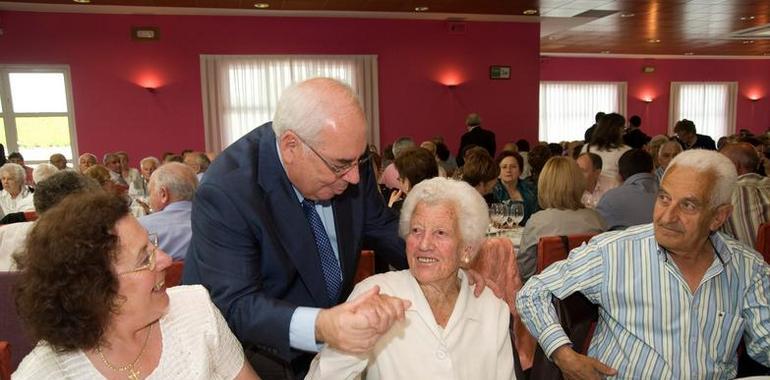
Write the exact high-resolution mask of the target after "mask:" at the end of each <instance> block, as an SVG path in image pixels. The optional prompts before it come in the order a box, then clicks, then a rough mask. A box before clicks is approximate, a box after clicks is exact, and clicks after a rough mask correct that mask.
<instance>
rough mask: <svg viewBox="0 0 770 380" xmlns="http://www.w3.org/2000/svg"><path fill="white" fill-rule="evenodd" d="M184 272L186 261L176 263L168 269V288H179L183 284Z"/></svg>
mask: <svg viewBox="0 0 770 380" xmlns="http://www.w3.org/2000/svg"><path fill="white" fill-rule="evenodd" d="M182 272H184V261H174V262H172V263H171V266H170V267H168V268H166V287H167V288H170V287H172V286H177V285H179V284H181V283H182Z"/></svg>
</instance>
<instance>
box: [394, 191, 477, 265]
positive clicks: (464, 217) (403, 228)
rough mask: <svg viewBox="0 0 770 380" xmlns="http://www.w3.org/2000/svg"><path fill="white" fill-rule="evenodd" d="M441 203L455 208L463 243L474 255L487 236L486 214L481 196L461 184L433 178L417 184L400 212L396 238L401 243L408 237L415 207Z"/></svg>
mask: <svg viewBox="0 0 770 380" xmlns="http://www.w3.org/2000/svg"><path fill="white" fill-rule="evenodd" d="M442 202H449V203H451V204H452V205H453V206H454V210H455V213H456V215H457V225H458V226H459V227H460V237H461V239H462V242H463V244H464V245H465V246H469V247H471V249H472V251H473V254H475V253H476V251H477V250H478V248H479V247H480V246H481V243H482V242H483V241H484V237H485V234H486V232H487V226H488V225H489V211H488V209H487V203H486V202H485V201H484V198H482V197H481V194H479V192H478V191H476V189H474V188H473V187H471V185H469V184H467V183H466V182H464V181H457V180H454V179H448V178H444V177H435V178H431V179H428V180H425V181H422V182H420V183H418V184H417V185H416V186H415V187H414V188H413V189H412V190H410V191H409V195H407V197H406V200H405V201H404V205H403V207H402V208H401V219H400V220H399V234H400V235H401V237H402V238H404V239H406V237H407V235H409V232H410V229H411V221H412V214H413V213H414V210H415V208H417V205H418V204H420V203H427V204H429V205H435V204H438V203H442Z"/></svg>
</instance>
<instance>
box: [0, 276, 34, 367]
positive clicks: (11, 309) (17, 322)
mask: <svg viewBox="0 0 770 380" xmlns="http://www.w3.org/2000/svg"><path fill="white" fill-rule="evenodd" d="M18 278H19V273H18V272H0V340H4V341H7V342H8V343H9V344H10V346H11V347H12V348H13V356H12V358H11V359H12V360H11V371H14V370H15V369H16V367H17V366H18V365H19V363H21V360H22V359H24V357H25V356H27V354H28V353H29V352H30V351H32V349H33V348H34V343H33V342H32V341H31V340H30V339H29V337H28V336H27V335H26V333H25V330H24V327H23V325H22V323H21V319H20V318H19V316H18V314H17V313H16V303H15V302H14V297H13V293H12V289H13V286H14V285H15V284H16V281H17V280H18Z"/></svg>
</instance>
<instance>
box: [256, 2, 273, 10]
mask: <svg viewBox="0 0 770 380" xmlns="http://www.w3.org/2000/svg"><path fill="white" fill-rule="evenodd" d="M254 8H257V9H267V8H270V4H268V3H254Z"/></svg>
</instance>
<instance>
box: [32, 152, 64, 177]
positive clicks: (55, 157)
mask: <svg viewBox="0 0 770 380" xmlns="http://www.w3.org/2000/svg"><path fill="white" fill-rule="evenodd" d="M48 162H49V163H50V164H51V165H53V166H56V168H57V169H59V170H64V169H67V157H64V155H63V154H61V153H54V154H52V155H51V157H49V158H48ZM33 174H34V173H33Z"/></svg>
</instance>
